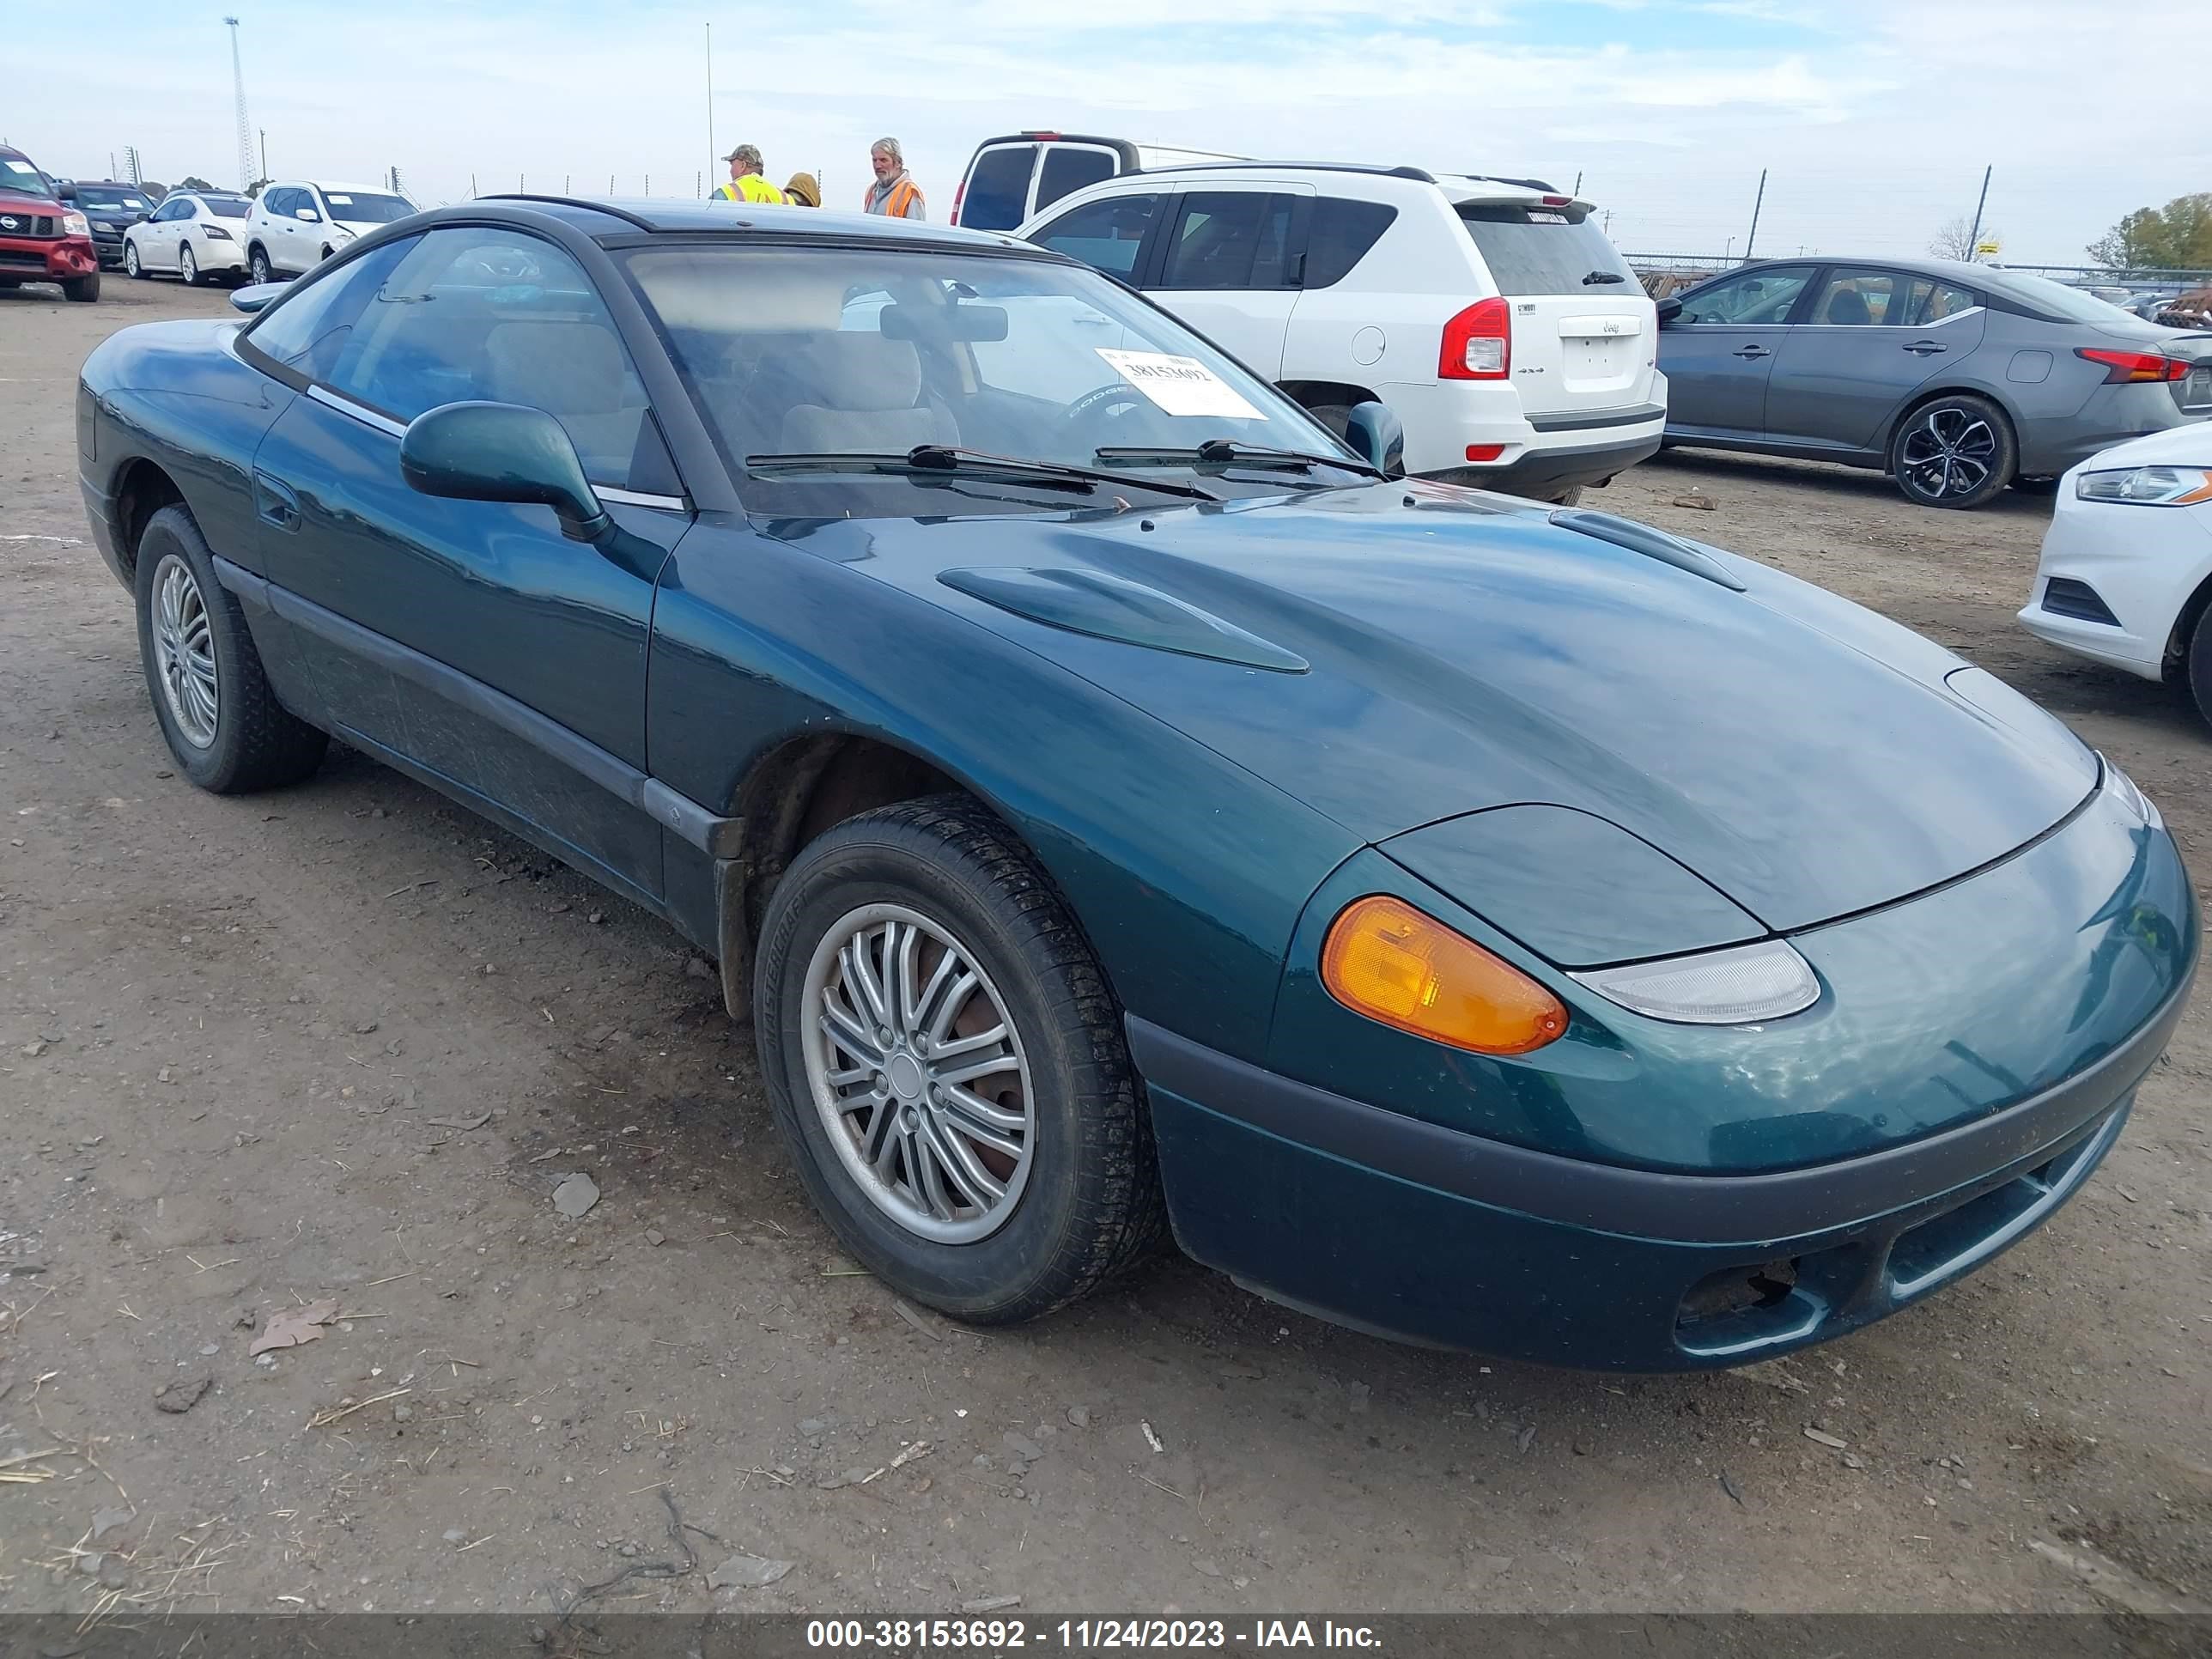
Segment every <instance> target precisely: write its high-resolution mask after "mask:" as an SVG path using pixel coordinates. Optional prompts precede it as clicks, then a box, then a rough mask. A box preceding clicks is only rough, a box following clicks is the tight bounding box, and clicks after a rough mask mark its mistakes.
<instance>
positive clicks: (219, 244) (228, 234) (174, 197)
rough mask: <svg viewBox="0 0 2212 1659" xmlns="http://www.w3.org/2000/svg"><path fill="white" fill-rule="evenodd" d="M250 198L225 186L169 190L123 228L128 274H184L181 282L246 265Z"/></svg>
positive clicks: (191, 282)
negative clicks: (146, 214)
mask: <svg viewBox="0 0 2212 1659" xmlns="http://www.w3.org/2000/svg"><path fill="white" fill-rule="evenodd" d="M252 209H253V204H252V203H251V202H249V201H248V200H246V197H243V196H240V195H237V194H235V193H234V192H232V191H219V190H204V191H203V190H173V191H170V192H169V193H168V194H167V196H165V197H162V198H161V206H159V207H157V208H155V210H154V211H153V214H152V216H150V217H149V218H147V219H145V220H143V221H142V222H140V223H137V224H135V225H133V226H131V228H129V229H128V230H126V231H125V232H124V233H123V269H124V270H125V271H127V272H129V273H130V274H131V276H153V275H155V274H160V275H163V276H181V277H183V278H184V279H185V286H186V287H188V288H189V287H194V286H197V284H198V283H201V282H203V281H210V280H213V279H214V278H216V277H218V276H238V275H240V273H242V272H243V271H244V270H246V216H247V215H248V214H249V213H251V212H252Z"/></svg>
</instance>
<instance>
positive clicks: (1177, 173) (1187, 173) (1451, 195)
mask: <svg viewBox="0 0 2212 1659" xmlns="http://www.w3.org/2000/svg"><path fill="white" fill-rule="evenodd" d="M1255 177H1267V178H1275V179H1291V180H1293V181H1295V182H1298V183H1318V184H1322V185H1327V186H1328V188H1330V189H1331V190H1333V191H1337V192H1339V193H1341V192H1343V191H1345V190H1346V189H1348V188H1349V189H1353V190H1364V192H1365V193H1370V194H1372V195H1374V196H1375V197H1377V198H1378V199H1386V200H1387V199H1389V197H1392V196H1394V195H1397V196H1399V197H1401V199H1402V198H1403V192H1406V191H1441V192H1443V195H1444V196H1445V197H1446V198H1447V199H1449V200H1450V201H1453V202H1475V201H1481V202H1527V203H1534V202H1541V201H1543V200H1545V199H1546V198H1547V197H1548V198H1550V199H1551V200H1552V201H1553V202H1555V203H1558V204H1563V205H1564V204H1571V205H1573V206H1576V207H1578V208H1583V209H1587V208H1588V207H1589V203H1588V202H1586V201H1583V200H1580V199H1579V198H1577V197H1570V196H1569V195H1568V194H1567V193H1566V192H1565V191H1560V190H1559V189H1557V188H1555V187H1554V186H1553V185H1548V184H1547V183H1546V182H1545V181H1544V180H1542V179H1507V178H1501V177H1498V175H1496V174H1492V173H1432V172H1431V171H1430V170H1429V169H1428V168H1426V167H1407V166H1397V167H1385V166H1383V165H1382V164H1381V163H1379V162H1371V161H1197V162H1189V163H1184V164H1181V165H1177V166H1175V167H1146V168H1145V169H1143V170H1142V171H1140V172H1136V173H1120V174H1117V175H1115V177H1113V178H1111V179H1102V180H1100V181H1099V182H1098V183H1097V184H1094V185H1085V186H1084V191H1085V193H1088V192H1091V191H1097V192H1099V193H1102V194H1103V193H1107V192H1109V191H1114V190H1116V189H1125V190H1127V189H1139V188H1142V187H1143V185H1144V183H1145V181H1147V180H1159V179H1165V180H1167V181H1169V182H1170V183H1172V184H1177V185H1192V184H1200V183H1205V182H1207V181H1209V180H1212V179H1216V178H1218V179H1225V180H1235V179H1252V178H1255ZM1075 193H1076V192H1074V191H1070V192H1069V195H1070V196H1073V195H1074V194H1075ZM1062 199H1066V198H1062ZM1052 205H1053V206H1055V207H1056V206H1058V205H1059V204H1058V203H1057V202H1055V203H1054V204H1052ZM1038 211H1040V212H1042V211H1043V210H1042V209H1039V210H1038Z"/></svg>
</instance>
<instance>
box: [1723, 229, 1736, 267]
mask: <svg viewBox="0 0 2212 1659" xmlns="http://www.w3.org/2000/svg"><path fill="white" fill-rule="evenodd" d="M1734 257H1735V237H1733V236H1731V237H1729V239H1728V246H1726V247H1724V248H1723V249H1722V250H1721V263H1722V264H1727V263H1728V262H1729V259H1731V258H1734Z"/></svg>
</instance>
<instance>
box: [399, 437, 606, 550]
mask: <svg viewBox="0 0 2212 1659" xmlns="http://www.w3.org/2000/svg"><path fill="white" fill-rule="evenodd" d="M399 471H400V474H401V476H402V477H404V478H405V479H406V480H407V484H408V487H409V488H410V489H416V490H419V491H420V492H421V493H422V494H423V495H437V496H442V497H444V498H445V499H447V500H449V501H532V502H536V503H537V504H538V505H540V506H543V507H551V508H552V509H553V511H554V513H556V514H557V515H558V516H559V518H560V520H561V533H562V535H564V536H566V537H568V538H569V539H570V540H571V541H578V542H592V541H597V540H599V538H601V537H603V536H605V534H606V533H607V532H608V531H610V530H611V529H612V528H613V526H614V520H611V519H610V518H609V517H608V516H607V510H606V508H605V507H604V506H602V505H601V504H600V501H599V495H598V494H597V493H596V492H595V491H594V490H593V489H592V485H591V481H590V480H589V479H588V478H586V477H585V476H584V464H583V463H582V462H581V461H580V460H578V459H576V446H575V445H574V443H572V442H570V441H569V439H568V433H567V431H566V430H564V429H563V428H562V425H561V422H558V421H556V420H555V419H554V418H553V417H552V416H550V415H548V414H547V413H546V412H545V411H544V410H542V409H525V408H523V407H521V406H520V404H483V403H463V404H442V405H441V406H440V407H439V408H436V409H434V410H429V411H428V413H426V414H422V415H418V416H416V417H415V419H414V420H413V421H412V422H409V424H408V428H407V435H406V436H405V437H404V438H402V439H401V440H400V441H399Z"/></svg>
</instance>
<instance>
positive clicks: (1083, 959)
mask: <svg viewBox="0 0 2212 1659" xmlns="http://www.w3.org/2000/svg"><path fill="white" fill-rule="evenodd" d="M908 927H910V928H915V929H916V930H917V931H916V932H915V933H914V934H913V935H912V937H913V939H914V940H915V944H914V945H913V946H912V947H911V948H912V951H913V954H912V955H911V956H908V957H904V958H903V960H904V961H905V963H906V969H905V972H904V973H903V975H902V974H900V973H898V972H896V971H894V969H893V968H892V967H891V962H892V960H893V947H892V941H893V940H896V939H898V938H899V937H900V934H899V933H897V932H896V930H897V929H900V928H908ZM885 929H890V930H893V931H892V932H891V933H890V938H889V939H886V938H885V937H884V931H883V930H885ZM902 948H903V947H902ZM854 951H858V952H862V953H866V954H862V955H860V956H859V957H856V958H854V959H853V960H854V961H857V962H858V963H860V964H861V965H860V967H858V968H857V969H856V968H855V966H854V965H853V963H852V962H851V961H848V953H850V952H854ZM878 951H879V952H880V953H881V957H882V961H881V964H880V965H878V957H877V954H875V953H877V952H878ZM939 952H946V953H947V954H946V955H945V956H944V957H940V956H939ZM951 957H957V958H958V959H959V961H960V963H964V964H965V968H966V972H963V971H961V970H960V969H957V968H949V969H945V973H946V975H947V977H948V980H949V981H950V986H951V988H945V989H942V990H940V989H939V987H938V984H937V981H936V979H935V975H936V974H937V973H938V971H939V968H940V967H941V966H942V964H943V963H944V962H945V961H946V960H950V959H951ZM971 973H972V974H973V975H975V980H974V983H973V987H972V988H970V989H969V990H968V991H966V992H965V993H963V992H961V991H960V990H958V989H957V987H958V986H959V985H961V984H963V983H966V982H968V975H969V974H971ZM917 985H919V986H920V987H921V988H920V989H919V990H916V989H915V987H916V986H917ZM902 987H903V988H902ZM871 996H875V997H880V998H881V999H883V1001H882V1004H881V1005H880V1006H881V1007H885V1008H888V1009H889V1010H890V1012H871V1010H872V1006H876V1005H872V1002H871V1001H870V1000H869V998H870V997H871ZM963 999H964V1000H963ZM907 1000H913V1001H915V1002H918V1003H919V1004H920V1005H921V1012H920V1013H919V1014H918V1015H916V1016H908V1015H907V1014H905V1013H902V1012H899V1010H900V1007H901V1006H902V1003H903V1002H905V1001H907ZM833 1010H835V1011H838V1018H840V1019H841V1020H842V1026H840V1027H839V1028H838V1029H841V1030H847V1031H850V1032H853V1033H854V1034H855V1035H854V1036H851V1037H846V1036H839V1037H836V1038H835V1039H833V1038H831V1037H830V1036H829V1032H830V1030H832V1029H833V1028H832V1024H831V1019H830V1011H833ZM979 1010H980V1012H979ZM848 1011H857V1012H858V1018H854V1014H853V1012H848ZM956 1011H957V1012H960V1014H961V1018H958V1019H951V1014H952V1013H953V1012H956ZM753 1018H754V1024H755V1027H756V1032H757V1042H758V1049H759V1054H760V1067H761V1076H762V1078H763V1080H764V1081H765V1083H766V1084H767V1085H768V1091H769V1100H770V1102H771V1103H772V1104H773V1106H774V1109H775V1119H776V1123H777V1126H778V1127H779V1128H780V1129H781V1131H782V1133H783V1137H784V1139H785V1141H786V1142H787V1145H788V1146H789V1147H790V1149H791V1154H792V1158H793V1162H794V1163H795V1164H797V1166H798V1169H799V1176H800V1177H801V1179H802V1180H804V1181H805V1183H806V1188H807V1191H808V1193H809V1194H810V1195H811V1197H812V1199H813V1200H814V1203H815V1205H816V1206H817V1208H818V1209H820V1210H821V1212H823V1216H824V1217H825V1218H827V1219H828V1220H829V1225H831V1226H832V1227H833V1228H835V1229H836V1232H837V1235H838V1237H839V1238H840V1239H841V1240H842V1242H843V1243H844V1245H845V1247H846V1249H848V1250H849V1251H850V1252H851V1253H852V1254H853V1255H854V1258H855V1259H856V1260H857V1261H860V1263H861V1264H862V1265H863V1266H865V1267H867V1268H868V1270H869V1271H870V1272H872V1273H874V1274H875V1275H876V1276H877V1277H878V1278H879V1279H882V1280H883V1281H884V1283H885V1284H886V1285H889V1286H890V1288H891V1289H893V1290H894V1291H897V1292H898V1293H899V1294H901V1295H902V1296H907V1297H912V1298H913V1299H914V1300H915V1301H917V1302H920V1303H923V1304H927V1305H928V1306H930V1307H933V1308H936V1309H938V1310H940V1311H941V1312H944V1313H946V1314H949V1315H951V1316H953V1317H955V1318H957V1319H963V1320H967V1321H970V1322H974V1323H976V1324H982V1325H998V1324H1009V1323H1012V1322H1018V1321H1020V1320H1025V1319H1034V1318H1036V1317H1038V1316H1041V1315H1043V1314H1047V1313H1050V1312H1051V1311H1052V1310H1054V1309H1056V1308H1059V1307H1061V1306H1064V1305H1065V1304H1067V1303H1070V1302H1073V1301H1074V1300H1075V1299H1077V1298H1078V1297H1082V1296H1084V1295H1086V1294H1088V1293H1089V1292H1090V1291H1093V1290H1095V1289H1097V1287H1098V1286H1099V1285H1102V1284H1103V1283H1105V1282H1106V1281H1107V1280H1108V1279H1110V1278H1112V1277H1113V1276H1114V1275H1115V1274H1116V1273H1119V1272H1121V1270H1123V1269H1124V1268H1126V1267H1129V1266H1130V1265H1132V1264H1133V1262H1135V1261H1138V1260H1139V1258H1141V1257H1142V1256H1143V1255H1146V1253H1147V1252H1148V1251H1149V1250H1151V1249H1152V1248H1153V1247H1154V1246H1155V1244H1156V1243H1158V1240H1159V1239H1160V1238H1161V1237H1162V1236H1163V1234H1164V1227H1165V1210H1164V1204H1163V1200H1162V1198H1161V1194H1160V1187H1159V1176H1158V1163H1157V1158H1156V1155H1155V1152H1154V1150H1153V1145H1152V1127H1151V1124H1150V1121H1148V1119H1147V1117H1146V1112H1145V1108H1144V1103H1143V1097H1142V1095H1141V1093H1140V1091H1139V1083H1138V1080H1137V1075H1136V1070H1135V1067H1134V1066H1133V1065H1132V1064H1131V1062H1130V1060H1129V1055H1128V1050H1127V1045H1126V1042H1125V1040H1124V1038H1123V1036H1122V1029H1121V1007H1120V1005H1119V1004H1118V1003H1117V1002H1116V1001H1115V998H1114V994H1113V992H1112V990H1111V988H1110V987H1109V985H1108V983H1107V981H1106V976H1105V975H1104V973H1103V970H1102V969H1100V968H1099V966H1098V963H1097V959H1096V958H1095V957H1093V956H1092V954H1091V947H1090V945H1088V943H1087V942H1085V939H1084V937H1083V934H1082V931H1081V929H1080V928H1079V927H1077V925H1076V923H1075V921H1074V919H1073V917H1072V916H1071V915H1069V914H1068V912H1067V910H1066V908H1065V907H1064V906H1063V905H1062V903H1061V902H1060V898H1059V896H1058V895H1057V894H1056V893H1055V892H1054V890H1053V889H1052V887H1051V885H1050V884H1049V883H1048V880H1047V878H1045V876H1044V875H1043V873H1042V871H1041V870H1039V868H1038V867H1037V865H1036V861H1035V860H1033V859H1032V858H1031V856H1030V854H1029V852H1028V850H1027V849H1026V848H1024V847H1023V846H1022V845H1021V844H1020V843H1019V842H1018V841H1017V840H1015V838H1014V837H1013V836H1012V834H1011V833H1010V832H1009V831H1008V830H1007V829H1006V826H1005V825H1004V824H1003V823H1000V821H999V820H998V819H997V818H996V817H993V816H992V815H991V814H990V813H989V812H988V811H985V810H984V809H983V808H982V807H981V806H980V805H977V804H976V803H975V802H974V801H972V800H969V799H967V798H965V797H963V796H959V795H937V796H932V797H928V798H926V799H920V800H912V801H906V802H902V803H900V804H899V805H893V806H889V807H885V808H883V809H882V810H880V811H873V812H868V813H865V814H863V815H861V816H860V817H854V818H850V819H848V820H847V821H846V822H845V823H841V824H839V825H837V826H836V828H834V829H830V830H829V831H828V832H826V833H825V834H823V836H820V837H819V838H817V840H815V841H813V842H810V843H809V844H808V845H807V847H806V848H805V850H804V851H802V852H801V853H800V854H799V856H798V857H797V858H796V859H794V860H793V861H792V864H791V867H790V869H789V870H788V871H787V872H785V874H784V876H783V878H781V881H779V882H778V883H777V884H776V888H775V894H774V896H772V897H771V899H770V901H769V907H768V915H767V916H766V917H765V919H764V921H763V927H762V947H761V953H760V958H759V962H758V965H757V971H756V974H755V977H754V985H753ZM948 1020H950V1023H949V1024H948V1023H947V1021H948ZM933 1024H934V1025H935V1026H936V1027H939V1028H942V1029H939V1030H935V1033H934V1042H935V1044H936V1048H933V1047H932V1046H931V1042H932V1031H931V1030H930V1029H929V1028H931V1027H932V1025H933ZM971 1025H972V1026H974V1027H975V1030H972V1031H971V1030H970V1029H969V1028H970V1026H971ZM994 1029H995V1030H997V1031H998V1032H1000V1034H1001V1035H1000V1036H999V1037H998V1038H997V1039H995V1040H994V1041H993V1042H985V1038H986V1037H987V1036H989V1034H990V1033H991V1031H992V1030H994ZM855 1042H859V1043H860V1044H861V1045H862V1046H860V1047H854V1043H855ZM954 1042H958V1043H960V1045H961V1052H960V1054H959V1056H958V1057H957V1059H947V1058H940V1057H938V1056H937V1049H938V1048H948V1047H950V1045H951V1044H952V1043H954ZM978 1053H981V1054H987V1055H989V1056H991V1057H993V1058H994V1059H996V1060H999V1062H1000V1063H999V1064H997V1065H995V1066H991V1067H989V1068H987V1073H986V1075H987V1076H988V1077H989V1078H991V1079H993V1080H992V1081H989V1082H986V1081H984V1079H983V1078H981V1077H978V1078H976V1079H974V1080H973V1082H972V1090H971V1088H970V1085H969V1084H967V1083H965V1082H963V1079H959V1078H958V1077H957V1076H942V1077H941V1076H940V1073H952V1072H957V1070H959V1069H960V1068H962V1067H964V1066H970V1065H972V1064H973V1063H974V1061H975V1055H976V1054H978ZM871 1073H872V1074H873V1078H872V1080H871ZM940 1083H942V1085H944V1086H943V1088H942V1089H940V1087H939V1084H940ZM963 1095H968V1096H969V1097H970V1098H973V1097H983V1096H988V1098H987V1099H984V1100H982V1102H981V1104H982V1107H983V1109H984V1110H985V1111H986V1112H987V1113H990V1114H992V1115H993V1117H994V1119H995V1120H996V1121H995V1122H993V1124H992V1128H993V1131H994V1133H995V1134H996V1135H997V1137H998V1139H1000V1141H1001V1142H1002V1143H1003V1146H1001V1147H994V1146H990V1145H988V1144H987V1143H986V1142H985V1141H982V1140H977V1139H972V1138H968V1137H964V1136H963V1135H962V1132H961V1130H960V1128H959V1127H958V1126H959V1125H961V1124H963V1123H969V1124H974V1123H975V1122H977V1121H978V1120H977V1119H976V1117H975V1113H974V1110H973V1109H972V1107H970V1106H966V1105H960V1104H956V1101H957V1100H958V1099H959V1098H960V1097H961V1096H963ZM944 1096H949V1098H940V1097H944ZM877 1102H880V1104H877ZM885 1114H888V1116H886V1115H885ZM986 1121H988V1120H986ZM935 1136H948V1137H951V1138H957V1146H953V1151H954V1152H955V1154H956V1157H955V1158H954V1159H953V1160H951V1162H948V1161H947V1159H945V1158H942V1157H939V1156H938V1155H937V1154H936V1152H935V1151H934V1148H935V1146H939V1145H951V1140H950V1139H948V1140H946V1141H943V1142H940V1141H938V1140H935V1139H933V1137H935ZM893 1142H897V1143H900V1144H898V1145H894V1144H893ZM876 1147H880V1148H881V1150H880V1151H873V1150H872V1148H876ZM1009 1148H1011V1149H1012V1153H1013V1154H1014V1155H1012V1156H1010V1155H1009V1152H1008V1150H1007V1149H1009ZM917 1159H918V1165H917ZM956 1164H961V1165H965V1166H968V1167H969V1168H970V1169H971V1170H980V1171H981V1174H982V1175H985V1176H988V1177H990V1181H989V1182H981V1183H979V1182H977V1181H976V1177H975V1174H974V1173H969V1174H967V1175H962V1174H958V1173H957V1172H955V1165H956ZM992 1183H995V1184H996V1185H997V1187H998V1188H999V1191H998V1192H997V1194H995V1195H994V1194H992V1192H991V1191H990V1190H989V1188H990V1185H991V1184H992ZM956 1189H957V1190H956ZM948 1195H950V1196H951V1198H952V1199H953V1200H954V1202H952V1203H951V1204H949V1205H941V1204H939V1203H938V1202H937V1201H936V1200H942V1199H944V1198H945V1197H946V1196H948Z"/></svg>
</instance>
